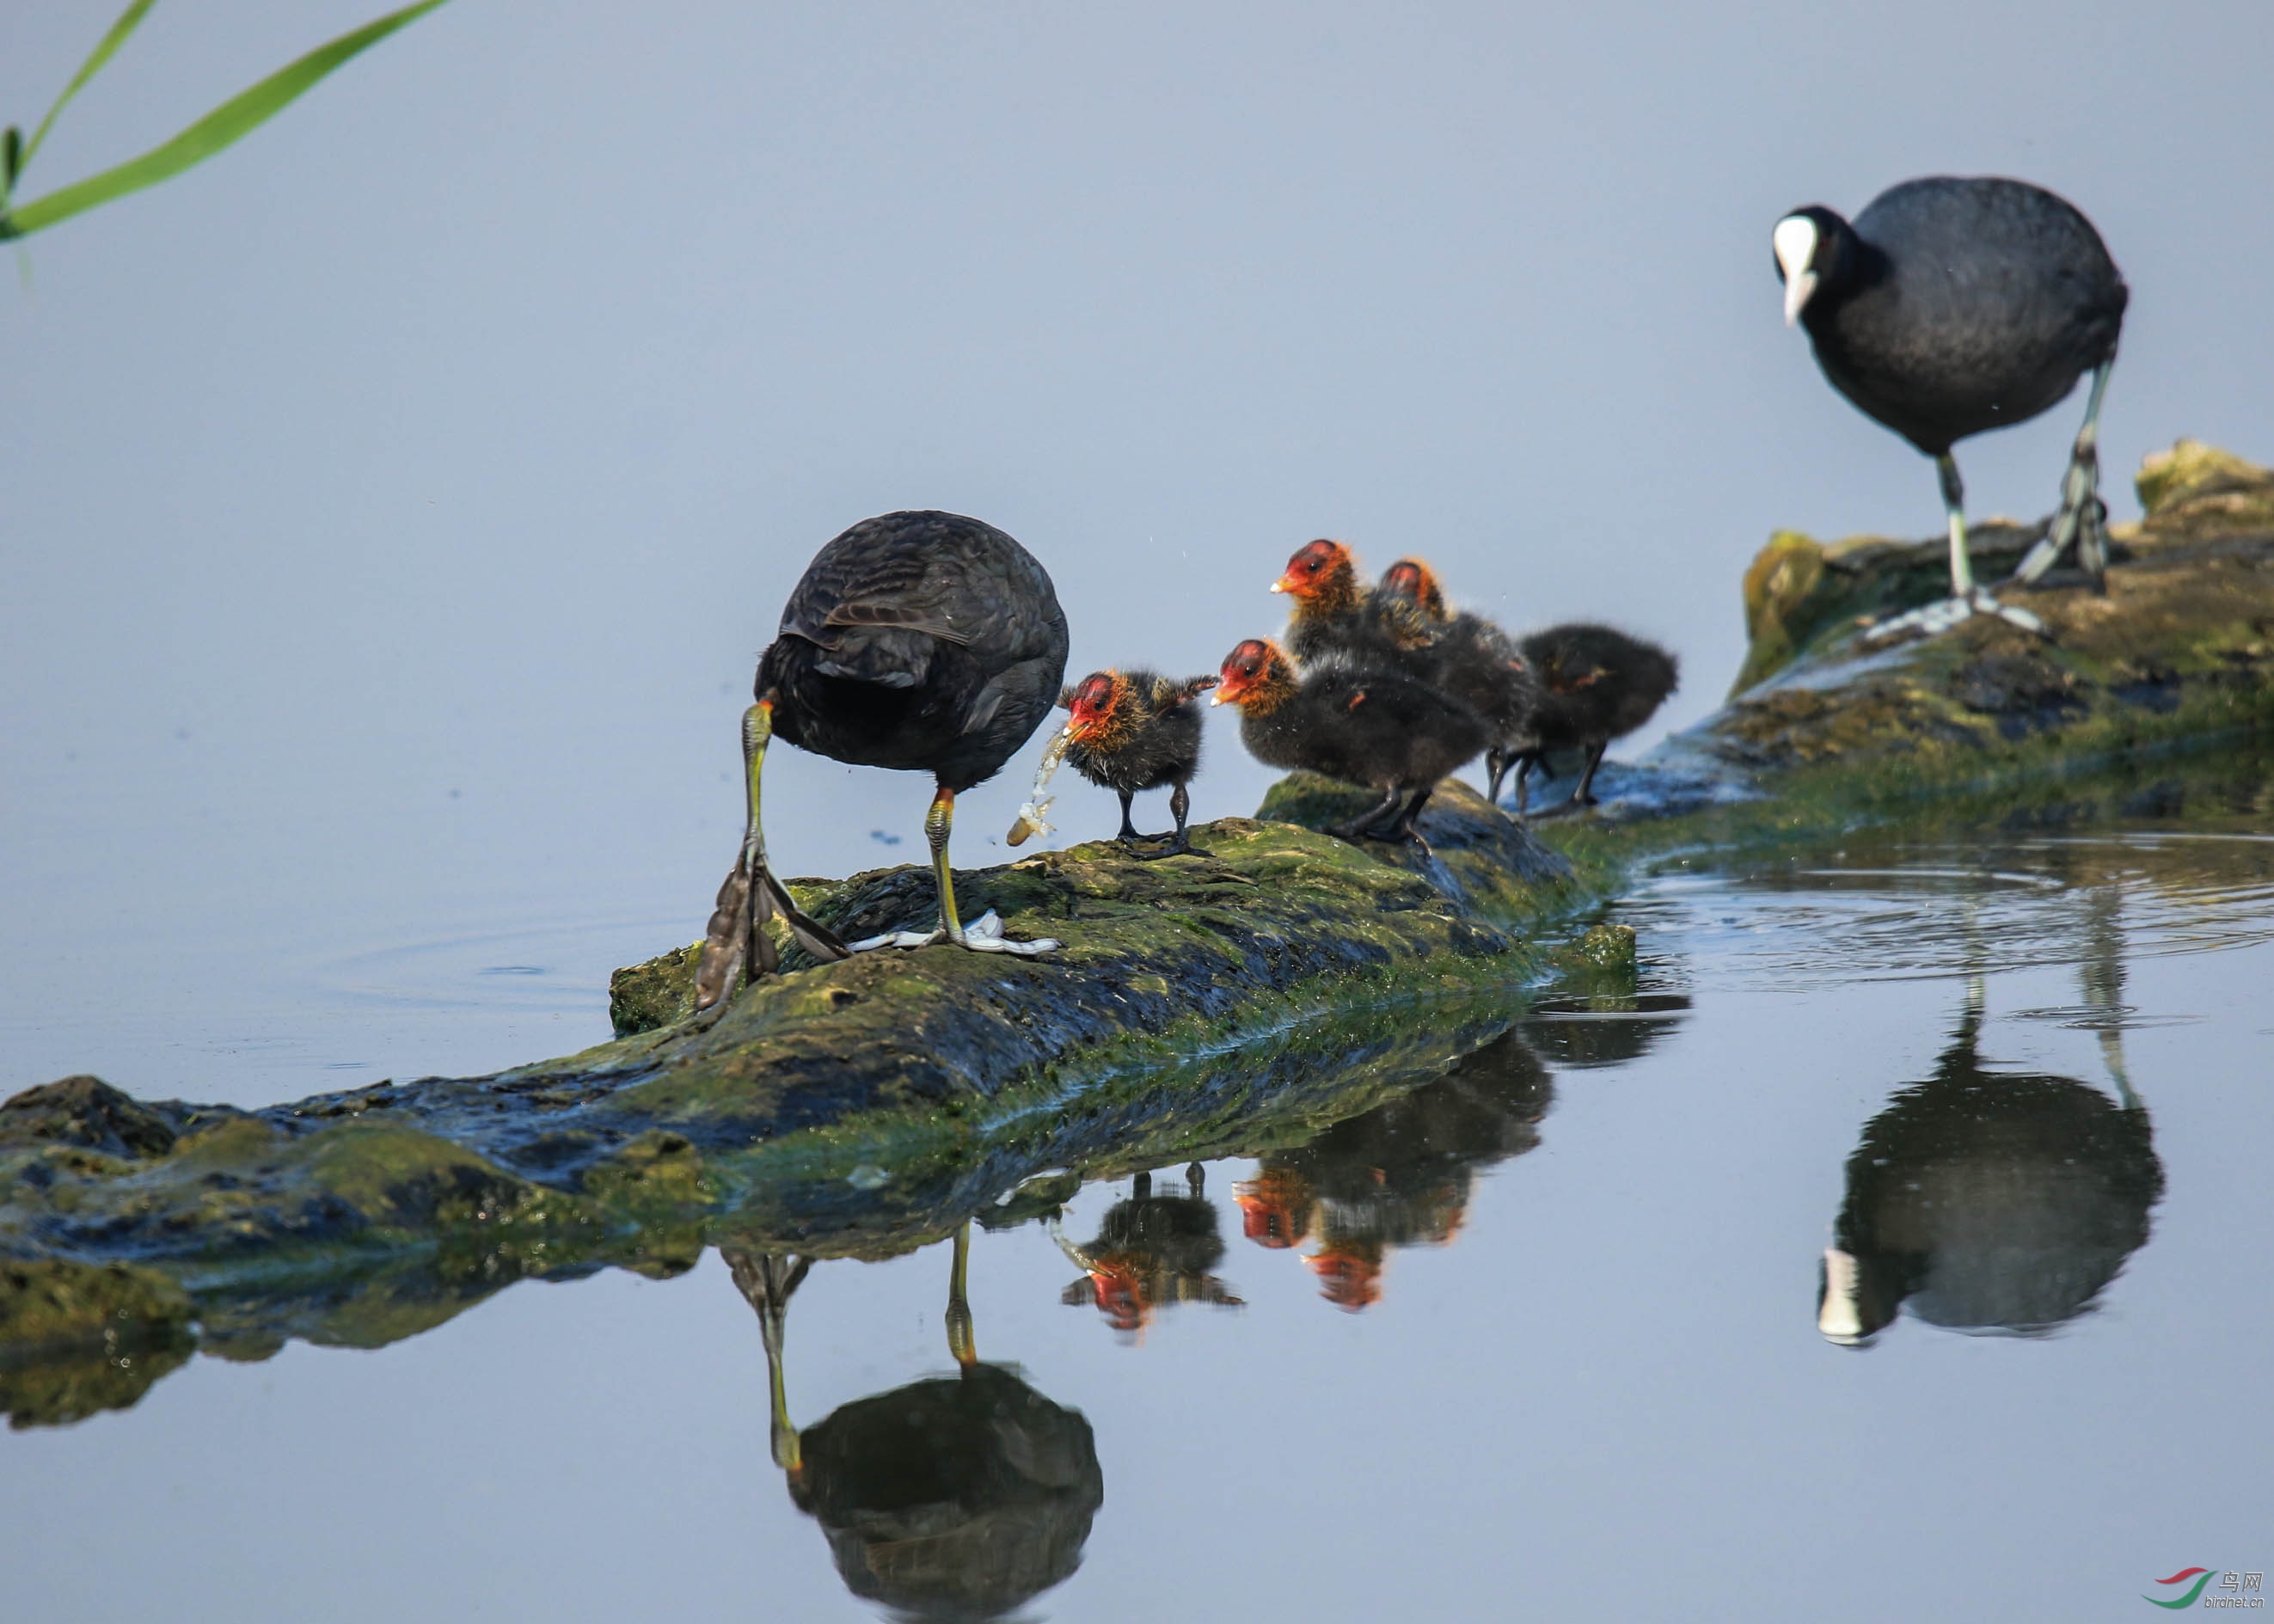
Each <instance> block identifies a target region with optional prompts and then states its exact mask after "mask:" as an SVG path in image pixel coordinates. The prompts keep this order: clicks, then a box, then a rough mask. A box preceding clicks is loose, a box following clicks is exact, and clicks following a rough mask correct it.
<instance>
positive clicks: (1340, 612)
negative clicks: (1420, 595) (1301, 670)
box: [1271, 540, 1436, 680]
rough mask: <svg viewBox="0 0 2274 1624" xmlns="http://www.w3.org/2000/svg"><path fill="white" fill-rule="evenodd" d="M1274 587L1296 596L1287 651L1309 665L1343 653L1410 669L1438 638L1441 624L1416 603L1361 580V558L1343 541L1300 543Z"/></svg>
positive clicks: (1362, 660) (1361, 661) (1365, 662)
mask: <svg viewBox="0 0 2274 1624" xmlns="http://www.w3.org/2000/svg"><path fill="white" fill-rule="evenodd" d="M1271 590H1273V591H1275V592H1284V593H1285V594H1286V595H1287V596H1288V597H1289V598H1292V599H1293V600H1294V609H1293V613H1291V615H1290V616H1289V617H1288V620H1287V629H1286V632H1285V634H1284V636H1285V639H1286V645H1285V646H1286V651H1287V652H1288V653H1289V654H1291V655H1292V656H1293V657H1294V658H1295V660H1296V662H1297V663H1298V664H1299V665H1304V666H1306V667H1307V666H1310V665H1316V664H1318V663H1319V662H1320V661H1321V660H1326V659H1332V658H1337V657H1339V658H1344V659H1347V660H1350V661H1353V662H1355V663H1358V664H1360V665H1389V666H1395V667H1397V668H1398V669H1400V670H1404V669H1407V668H1409V665H1410V664H1411V662H1412V659H1413V658H1414V657H1415V656H1416V655H1417V654H1419V652H1421V651H1422V650H1427V648H1428V646H1429V644H1430V643H1433V642H1434V641H1435V637H1436V628H1434V627H1433V626H1432V625H1430V623H1429V622H1428V620H1427V618H1426V617H1425V616H1423V615H1422V614H1421V613H1419V611H1418V610H1417V609H1416V608H1415V607H1414V605H1412V604H1411V603H1409V602H1407V601H1406V600H1405V599H1404V598H1395V597H1387V596H1384V595H1383V594H1382V593H1379V592H1375V591H1373V590H1370V589H1368V588H1367V586H1366V584H1365V583H1362V582H1361V581H1359V578H1358V560H1357V558H1356V557H1355V556H1354V555H1353V554H1352V552H1351V550H1350V548H1349V547H1347V546H1346V545H1344V544H1343V543H1341V542H1339V541H1326V540H1320V541H1314V542H1309V543H1306V545H1303V546H1300V547H1298V548H1297V549H1296V550H1295V554H1294V556H1293V557H1291V558H1290V559H1289V560H1287V568H1286V570H1285V572H1284V574H1282V575H1280V577H1279V579H1277V580H1276V581H1275V582H1273V583H1271ZM1425 680H1426V679H1425Z"/></svg>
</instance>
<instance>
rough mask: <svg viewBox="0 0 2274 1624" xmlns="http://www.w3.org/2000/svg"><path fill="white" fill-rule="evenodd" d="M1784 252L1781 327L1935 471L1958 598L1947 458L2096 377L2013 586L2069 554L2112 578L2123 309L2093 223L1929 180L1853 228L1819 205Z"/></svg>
mask: <svg viewBox="0 0 2274 1624" xmlns="http://www.w3.org/2000/svg"><path fill="white" fill-rule="evenodd" d="M1774 246H1775V250H1776V259H1777V269H1778V274H1780V275H1781V277H1783V278H1784V281H1785V289H1786V299H1785V310H1786V316H1787V319H1788V320H1792V319H1797V320H1799V322H1800V324H1801V325H1802V326H1803V327H1806V328H1807V330H1808V335H1809V338H1810V340H1811V342H1812V343H1813V344H1814V346H1815V350H1816V358H1817V361H1818V364H1819V365H1821V366H1822V367H1823V369H1824V375H1825V376H1826V378H1827V379H1829V380H1831V382H1832V385H1833V387H1834V388H1836V389H1838V390H1839V391H1840V392H1841V394H1842V395H1846V396H1847V397H1848V398H1849V400H1850V401H1852V402H1855V404H1856V406H1857V407H1858V408H1860V409H1861V410H1863V411H1864V413H1865V414H1867V415H1868V416H1870V417H1873V418H1874V419H1876V420H1877V421H1879V422H1880V423H1883V424H1885V425H1886V426H1887V427H1889V428H1891V429H1893V430H1894V431H1895V432H1897V433H1898V434H1901V435H1902V436H1903V437H1904V438H1905V439H1906V440H1909V441H1910V442H1911V444H1913V445H1914V446H1916V447H1918V448H1919V450H1920V451H1922V452H1924V454H1925V455H1928V456H1931V457H1933V458H1934V459H1936V462H1937V463H1938V466H1939V469H1940V471H1941V474H1942V481H1943V493H1944V499H1945V502H1946V508H1947V509H1948V515H1949V520H1950V524H1951V590H1952V594H1953V596H1954V598H1961V599H1966V598H1969V595H1970V594H1972V593H1973V591H1974V586H1973V576H1972V568H1971V565H1970V562H1969V560H1968V558H1967V556H1966V552H1965V532H1964V518H1963V506H1964V491H1963V487H1962V485H1961V483H1960V480H1959V477H1958V470H1957V464H1956V462H1954V460H1953V459H1952V457H1951V447H1953V446H1954V444H1956V442H1958V441H1959V440H1963V439H1965V438H1966V437H1967V436H1969V435H1971V434H1978V433H1981V432H1984V430H1986V429H1995V428H2003V427H2005V426H2007V425H2009V424H2014V423H2021V422H2024V421H2026V420H2027V419H2029V418H2030V417H2036V416H2037V414H2038V413H2040V412H2042V411H2044V410H2046V409H2047V408H2049V407H2051V406H2052V405H2053V404H2054V403H2055V402H2059V401H2060V400H2061V399H2062V398H2063V397H2065V396H2066V395H2067V394H2068V393H2069V391H2070V390H2071V389H2073V388H2074V387H2076V381H2077V380H2078V379H2079V378H2080V377H2082V375H2083V374H2084V373H2086V372H2092V373H2093V374H2094V382H2093V390H2092V397H2091V402H2090V405H2089V406H2088V408H2087V410H2086V414H2085V422H2084V427H2083V429H2082V432H2080V433H2079V434H2078V436H2077V440H2076V445H2075V448H2074V452H2073V453H2072V455H2071V459H2070V468H2069V474H2068V477H2067V480H2066V481H2065V482H2064V486H2063V492H2062V501H2061V508H2060V512H2059V516H2058V517H2057V518H2056V520H2055V523H2054V528H2053V531H2052V535H2050V536H2049V537H2048V538H2047V539H2046V542H2045V544H2044V546H2043V547H2041V548H2040V549H2039V553H2037V554H2033V555H2032V556H2031V558H2030V559H2029V560H2024V562H2023V565H2022V570H2021V572H2019V573H2020V574H2021V575H2022V578H2024V579H2029V578H2034V576H2035V575H2037V574H2039V573H2042V571H2043V570H2044V568H2046V567H2047V566H2048V565H2050V563H2051V562H2052V559H2053V558H2054V557H2055V556H2057V555H2058V553H2059V552H2060V551H2062V550H2065V549H2066V548H2067V546H2068V545H2071V544H2072V543H2078V544H2081V552H2082V561H2083V562H2084V563H2085V564H2086V566H2087V568H2090V569H2093V570H2095V571H2096V572H2097V570H2098V569H2100V568H2102V567H2104V565H2105V553H2106V548H2105V530H2104V529H2103V524H2102V521H2103V518H2104V516H2105V509H2104V508H2102V506H2101V504H2100V501H2099V498H2098V496H2097V492H2096V489H2095V487H2096V485H2097V476H2098V463H2097V439H2098V419H2099V412H2100V402H2101V395H2102V392H2103V390H2104V389H2105V386H2106V383H2107V373H2108V368H2109V367H2110V366H2111V365H2112V363H2113V362H2114V360H2115V357H2116V342H2117V336H2118V334H2119V332H2120V329H2121V327H2122V326H2123V320H2124V307H2125V303H2126V300H2127V297H2128V295H2127V290H2126V288H2125V286H2124V280H2123V278H2122V277H2121V276H2120V275H2119V274H2117V270H2116V266H2115V263H2114V262H2113V261H2112V259H2110V258H2109V255H2108V250H2107V248H2106V247H2105V245H2104V244H2102V242H2101V240H2100V235H2099V233H2098V232H2097V231H2095V230H2094V229H2093V227H2092V222H2090V221H2089V220H2087V219H2086V218H2085V217H2084V215H2083V214H2081V213H2079V212H2078V211H2077V209H2076V208H2075V207H2074V206H2072V205H2071V204H2069V203H2068V202H2067V201H2066V200H2064V199H2061V198H2059V197H2056V196H2055V195H2054V194H2053V193H2052V192H2047V191H2045V190H2044V188H2043V187H2041V186H2033V185H2030V184H2028V183H2027V182H2024V181H2017V180H2006V179H2001V178H1998V177H1971V178H1962V177H1954V176H1933V177H1927V178H1924V179H1920V180H1910V181H1905V182H1903V183H1902V184H1901V185H1898V186H1894V187H1891V188H1889V189H1888V190H1887V191H1886V192H1882V193H1881V194H1880V195H1879V197H1878V198H1877V199H1873V201H1872V202H1871V206H1870V207H1867V208H1865V209H1864V212H1863V213H1862V214H1859V215H1857V216H1856V219H1855V221H1854V222H1853V223H1852V224H1851V223H1850V222H1848V221H1845V220H1843V219H1841V216H1840V215H1839V214H1836V213H1834V211H1833V210H1831V209H1829V208H1826V207H1822V206H1821V205H1811V207H1806V208H1802V209H1796V210H1795V211H1793V213H1792V214H1788V215H1787V216H1786V217H1785V218H1784V219H1783V220H1782V221H1781V222H1778V225H1777V229H1776V233H1775V238H1774ZM2048 549H2049V550H2048ZM1975 606H1976V607H1979V608H1985V609H1993V610H1994V609H1995V608H1996V607H1997V605H1995V604H1994V602H1978V601H1977V603H1976V604H1975ZM2009 618H2011V617H2009Z"/></svg>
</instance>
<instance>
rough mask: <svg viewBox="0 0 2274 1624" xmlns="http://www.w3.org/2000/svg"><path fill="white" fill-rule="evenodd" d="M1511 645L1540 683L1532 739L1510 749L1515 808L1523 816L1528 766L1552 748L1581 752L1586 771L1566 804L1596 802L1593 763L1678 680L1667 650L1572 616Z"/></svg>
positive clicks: (1654, 711) (1647, 716) (1541, 762)
mask: <svg viewBox="0 0 2274 1624" xmlns="http://www.w3.org/2000/svg"><path fill="white" fill-rule="evenodd" d="M1517 649H1518V650H1520V651H1521V652H1522V654H1523V656H1524V658H1525V663H1526V664H1528V665H1530V666H1531V667H1532V676H1533V678H1534V679H1535V680H1537V681H1538V683H1539V689H1538V691H1539V695H1540V705H1539V709H1538V710H1537V711H1535V712H1534V713H1533V720H1532V737H1531V738H1530V739H1528V740H1526V741H1524V742H1523V743H1522V744H1521V745H1520V746H1519V747H1518V748H1517V749H1516V751H1515V752H1514V760H1515V762H1516V814H1517V816H1518V817H1521V816H1524V810H1525V801H1526V800H1527V799H1528V798H1529V788H1528V784H1527V780H1529V779H1530V778H1531V777H1532V769H1533V768H1534V767H1536V766H1541V765H1544V764H1546V762H1547V753H1548V752H1549V751H1551V750H1571V749H1577V750H1584V751H1585V752H1586V756H1587V765H1586V770H1585V771H1583V772H1582V773H1581V774H1580V775H1579V786H1578V787H1577V789H1575V790H1573V791H1572V792H1571V799H1570V801H1569V802H1568V803H1567V806H1568V807H1592V806H1593V805H1594V804H1595V792H1594V785H1595V769H1596V768H1598V767H1600V766H1601V765H1602V764H1603V752H1604V751H1605V750H1608V748H1610V746H1611V741H1612V740H1614V739H1620V738H1623V737H1625V736H1626V735H1627V734H1628V733H1632V732H1634V730H1635V729H1636V728H1638V727H1640V726H1642V725H1643V724H1644V723H1645V722H1647V721H1648V720H1650V718H1652V717H1653V716H1654V715H1656V714H1657V713H1658V708H1659V706H1660V705H1662V704H1664V703H1666V696H1667V695H1668V694H1671V693H1672V692H1674V688H1675V683H1676V682H1677V681H1678V680H1680V675H1681V673H1680V668H1679V666H1678V665H1676V663H1675V658H1674V656H1673V655H1671V654H1669V653H1668V652H1667V650H1664V649H1661V648H1660V647H1659V646H1658V644H1656V643H1647V642H1645V641H1644V640H1643V639H1642V638H1640V637H1630V636H1628V635H1626V633H1624V632H1623V631H1618V630H1616V629H1615V628H1611V627H1608V626H1597V625H1593V624H1592V623H1590V622H1588V621H1585V620H1575V621H1571V622H1570V623H1568V624H1566V625H1562V626H1551V627H1549V628H1547V630H1546V631H1544V632H1533V633H1532V635H1530V636H1528V637H1525V638H1523V639H1522V640H1520V641H1519V642H1518V643H1517Z"/></svg>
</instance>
